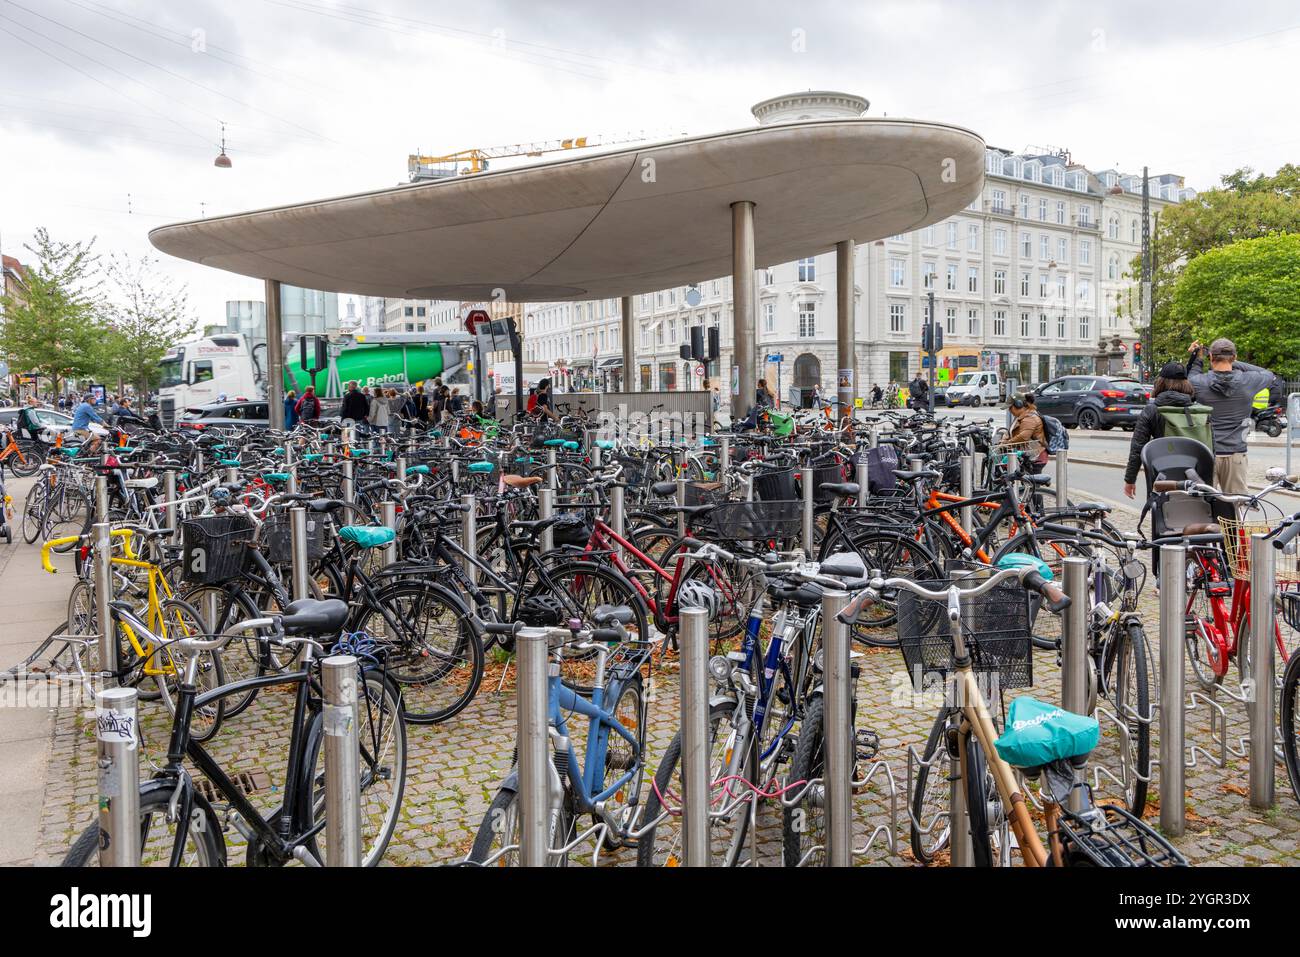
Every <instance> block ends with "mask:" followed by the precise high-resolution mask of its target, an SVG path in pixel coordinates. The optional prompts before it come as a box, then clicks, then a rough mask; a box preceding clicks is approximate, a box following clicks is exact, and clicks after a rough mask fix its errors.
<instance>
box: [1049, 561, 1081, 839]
mask: <svg viewBox="0 0 1300 957" xmlns="http://www.w3.org/2000/svg"><path fill="white" fill-rule="evenodd" d="M1061 579H1062V582H1061V586H1062V587H1063V588H1064V589H1065V594H1066V595H1067V596H1068V597H1069V599H1070V606H1069V607H1068V608H1066V609H1065V612H1064V614H1063V620H1062V622H1061V707H1062V708H1064V709H1065V710H1066V711H1073V712H1074V713H1075V714H1085V713H1086V712H1087V710H1088V668H1089V667H1090V665H1089V664H1088V614H1089V610H1090V609H1089V603H1088V559H1086V558H1080V557H1079V556H1077V555H1067V556H1066V557H1065V558H1063V559H1061ZM1048 614H1051V612H1048V611H1045V610H1040V611H1039V615H1048ZM1069 809H1070V810H1071V811H1074V812H1076V813H1077V812H1079V811H1082V810H1083V794H1082V793H1081V792H1079V791H1078V790H1077V789H1076V790H1074V791H1071V792H1070V798H1069Z"/></svg>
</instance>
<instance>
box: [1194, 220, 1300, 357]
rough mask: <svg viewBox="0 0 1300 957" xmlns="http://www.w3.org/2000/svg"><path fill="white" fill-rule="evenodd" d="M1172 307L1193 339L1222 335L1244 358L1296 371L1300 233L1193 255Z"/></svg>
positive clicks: (1299, 330) (1299, 343) (1299, 346)
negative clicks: (1232, 343)
mask: <svg viewBox="0 0 1300 957" xmlns="http://www.w3.org/2000/svg"><path fill="white" fill-rule="evenodd" d="M1170 311H1171V314H1172V316H1173V319H1174V321H1175V322H1176V323H1178V324H1179V325H1180V326H1182V327H1184V328H1186V330H1187V333H1188V335H1189V336H1190V337H1191V339H1200V340H1201V341H1202V342H1209V341H1210V340H1211V339H1214V338H1217V337H1219V336H1226V337H1227V338H1229V339H1231V340H1233V342H1235V343H1236V345H1237V352H1238V354H1239V355H1240V356H1241V357H1242V358H1243V359H1248V360H1249V361H1251V362H1253V363H1255V364H1256V365H1261V366H1264V367H1265V368H1267V369H1271V370H1273V371H1274V372H1277V373H1279V374H1281V375H1283V376H1287V377H1291V376H1296V375H1300V233H1289V234H1284V233H1276V234H1274V235H1271V236H1262V237H1260V238H1258V239H1243V240H1240V241H1238V242H1235V243H1232V244H1231V245H1229V246H1223V247H1220V248H1218V249H1211V250H1209V251H1208V252H1205V253H1203V254H1201V255H1200V256H1197V257H1196V258H1195V259H1194V260H1192V261H1191V262H1190V263H1188V264H1187V268H1185V269H1184V270H1183V272H1182V275H1181V276H1179V277H1178V282H1177V284H1176V285H1175V286H1174V292H1173V296H1172V301H1171V303H1170ZM1191 339H1187V340H1185V341H1186V342H1190V341H1191Z"/></svg>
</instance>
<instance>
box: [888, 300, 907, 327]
mask: <svg viewBox="0 0 1300 957" xmlns="http://www.w3.org/2000/svg"><path fill="white" fill-rule="evenodd" d="M905 308H906V307H905V306H904V305H903V303H901V302H891V303H890V304H889V331H890V332H906V331H907V313H906V312H905V311H904V309H905Z"/></svg>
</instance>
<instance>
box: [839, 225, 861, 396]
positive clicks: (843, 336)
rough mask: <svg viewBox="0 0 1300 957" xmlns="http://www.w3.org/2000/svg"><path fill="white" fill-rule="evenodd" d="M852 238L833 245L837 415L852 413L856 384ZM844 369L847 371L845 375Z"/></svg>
mask: <svg viewBox="0 0 1300 957" xmlns="http://www.w3.org/2000/svg"><path fill="white" fill-rule="evenodd" d="M853 291H854V290H853V240H851V239H846V240H844V241H843V242H838V243H836V244H835V354H836V359H837V364H838V366H839V368H838V369H836V371H835V382H836V383H837V388H836V397H837V398H838V399H839V404H840V405H839V414H838V418H843V417H844V416H846V415H848V416H851V415H853V392H854V389H855V387H856V381H855V380H856V377H857V362H856V360H855V358H854V349H853V345H854V340H855V338H856V336H855V331H856V328H855V327H856V323H854V321H853V318H854V295H853ZM846 370H847V374H846Z"/></svg>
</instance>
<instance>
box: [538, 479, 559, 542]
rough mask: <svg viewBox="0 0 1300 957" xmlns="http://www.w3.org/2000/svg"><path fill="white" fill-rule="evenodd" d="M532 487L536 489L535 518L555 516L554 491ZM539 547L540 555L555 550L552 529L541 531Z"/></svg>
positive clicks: (547, 528) (553, 531)
mask: <svg viewBox="0 0 1300 957" xmlns="http://www.w3.org/2000/svg"><path fill="white" fill-rule="evenodd" d="M534 487H535V488H536V489H537V517H538V518H539V519H546V518H550V517H551V516H552V515H554V514H555V490H554V489H549V488H544V487H542V486H541V485H537V486H534ZM539 547H540V548H541V550H542V554H545V553H546V552H549V551H552V550H553V549H554V548H555V529H554V528H553V527H551V526H547V527H546V528H545V529H543V531H542V535H541V541H540V543H539Z"/></svg>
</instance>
